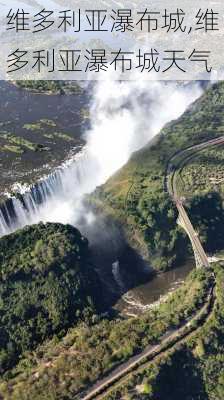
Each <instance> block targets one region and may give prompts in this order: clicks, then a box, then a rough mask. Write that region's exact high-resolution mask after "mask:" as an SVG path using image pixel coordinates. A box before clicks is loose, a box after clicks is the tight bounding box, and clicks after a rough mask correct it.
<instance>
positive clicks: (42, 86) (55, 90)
mask: <svg viewBox="0 0 224 400" xmlns="http://www.w3.org/2000/svg"><path fill="white" fill-rule="evenodd" d="M16 84H17V86H19V87H21V88H22V89H28V90H32V91H35V92H43V93H51V94H65V93H67V92H68V91H69V92H71V93H77V94H80V92H81V91H82V90H81V87H80V85H78V83H77V82H75V81H74V82H72V81H71V82H67V81H44V80H38V81H32V80H31V81H17V82H16Z"/></svg>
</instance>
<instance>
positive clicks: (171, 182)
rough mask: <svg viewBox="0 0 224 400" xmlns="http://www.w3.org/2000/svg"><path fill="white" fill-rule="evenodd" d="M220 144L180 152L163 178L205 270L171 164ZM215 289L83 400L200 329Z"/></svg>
mask: <svg viewBox="0 0 224 400" xmlns="http://www.w3.org/2000/svg"><path fill="white" fill-rule="evenodd" d="M220 144H224V137H223V136H222V137H219V138H217V139H214V140H209V141H207V142H204V143H201V144H198V145H195V146H191V147H189V148H187V149H184V150H182V151H179V152H178V153H176V154H175V155H174V156H173V157H172V158H171V159H170V160H169V163H168V168H167V174H166V177H165V180H166V186H167V191H168V193H169V194H170V196H171V198H172V200H173V201H174V202H175V204H176V207H177V209H178V212H179V223H180V224H181V225H182V226H183V227H184V229H185V230H186V231H187V233H188V236H189V237H190V240H191V243H192V246H193V248H194V252H197V255H198V257H199V259H200V262H201V265H202V266H204V267H209V261H208V258H207V256H206V254H205V251H204V249H203V247H202V244H201V242H200V240H199V237H198V234H197V233H196V232H195V230H194V228H193V225H192V224H191V221H190V218H189V217H188V215H187V212H186V211H185V208H184V206H183V202H182V199H181V198H180V197H179V196H178V193H177V188H176V176H175V172H176V171H175V169H174V168H173V163H174V160H175V158H177V157H180V156H183V155H184V156H185V154H186V158H185V159H188V158H191V157H192V152H198V151H200V150H203V149H205V148H207V147H209V146H216V145H220ZM182 161H183V160H182ZM170 178H171V179H170ZM214 286H215V284H214V285H213V286H212V287H211V288H210V290H209V293H208V296H207V299H206V301H205V304H204V305H203V307H202V308H201V309H200V310H199V312H198V313H197V314H196V315H194V316H193V317H192V319H191V320H190V321H188V322H187V323H186V324H185V325H184V326H182V327H180V328H179V329H176V330H174V331H172V332H171V331H169V332H167V333H166V334H165V335H164V336H163V337H162V338H161V343H160V344H158V345H155V346H148V347H146V349H145V350H144V351H143V352H142V353H140V354H138V355H136V356H134V357H132V358H130V359H129V360H128V361H127V362H126V363H124V364H122V365H120V366H118V367H117V368H115V369H114V370H113V371H112V372H111V373H110V374H109V375H107V376H106V377H105V378H103V379H100V380H98V381H97V382H96V383H95V384H94V385H93V386H92V388H90V390H89V391H87V392H86V393H84V394H83V397H82V400H93V399H103V398H104V397H105V396H106V395H107V394H108V392H109V391H110V390H112V389H114V388H115V387H116V386H120V385H121V384H122V382H123V381H126V380H127V379H128V378H129V376H130V374H133V373H134V371H136V370H137V371H138V370H139V369H140V368H141V366H142V365H143V364H144V365H145V364H148V363H151V362H152V361H153V360H155V358H157V357H158V356H160V355H162V354H163V353H164V352H165V351H167V350H168V349H170V348H173V347H174V346H175V345H176V344H178V343H180V342H181V341H182V340H183V339H185V338H186V337H188V336H189V335H190V334H192V333H193V332H194V331H196V330H197V329H198V326H199V327H200V325H201V324H202V323H203V322H204V321H205V320H206V319H207V318H208V317H209V315H210V312H211V310H212V306H213V304H214V297H215V296H214Z"/></svg>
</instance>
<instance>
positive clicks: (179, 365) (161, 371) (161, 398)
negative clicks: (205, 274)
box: [108, 265, 224, 400]
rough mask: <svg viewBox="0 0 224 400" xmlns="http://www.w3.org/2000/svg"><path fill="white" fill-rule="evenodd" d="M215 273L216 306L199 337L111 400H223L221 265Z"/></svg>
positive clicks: (223, 278) (134, 378)
mask: <svg viewBox="0 0 224 400" xmlns="http://www.w3.org/2000/svg"><path fill="white" fill-rule="evenodd" d="M214 270H215V275H216V302H215V305H214V308H213V311H212V314H211V316H210V318H208V319H207V321H206V322H205V324H204V325H203V326H202V327H201V328H199V329H198V330H197V332H196V333H194V334H192V335H191V336H189V337H188V338H187V339H186V340H185V341H183V342H182V343H180V344H179V345H177V346H176V347H175V348H174V349H172V350H171V351H167V352H166V353H165V354H164V356H163V357H162V358H160V359H158V360H157V361H156V362H154V363H153V364H152V363H151V364H150V366H148V367H146V368H145V370H144V371H142V372H139V373H137V374H136V375H133V376H132V377H131V378H130V380H129V382H128V384H127V385H123V387H122V388H121V387H120V388H119V390H118V391H117V393H113V394H112V395H111V396H108V398H110V399H115V398H120V397H121V396H122V395H124V394H125V393H126V394H127V393H128V395H127V398H128V399H130V400H131V399H144V398H147V399H149V400H150V399H153V400H180V399H181V400H189V399H194V400H202V399H203V400H214V399H215V400H223V398H224V369H223V365H224V340H223V337H224V323H223V321H224V291H223V287H224V270H223V266H220V265H216V266H215V267H214ZM124 386H126V387H124ZM116 396H117V397H116ZM119 396H120V397H119Z"/></svg>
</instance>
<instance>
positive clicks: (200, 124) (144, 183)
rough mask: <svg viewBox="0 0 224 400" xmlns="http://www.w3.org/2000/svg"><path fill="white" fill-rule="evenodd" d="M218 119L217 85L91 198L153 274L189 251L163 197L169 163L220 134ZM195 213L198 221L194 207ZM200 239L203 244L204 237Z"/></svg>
mask: <svg viewBox="0 0 224 400" xmlns="http://www.w3.org/2000/svg"><path fill="white" fill-rule="evenodd" d="M223 115H224V83H222V82H221V83H219V84H217V85H214V86H213V87H212V88H210V89H209V90H208V91H206V92H205V94H204V95H203V96H202V97H201V98H200V99H199V100H198V101H196V102H195V104H194V105H193V106H192V107H191V108H190V109H189V110H188V111H187V112H185V114H184V115H183V116H182V117H181V118H180V119H179V120H177V121H175V122H172V123H170V124H169V125H168V126H166V127H165V128H164V129H163V131H162V132H161V134H160V135H159V137H158V138H157V142H156V143H155V144H153V145H152V146H149V147H146V148H144V149H143V150H141V151H139V152H137V153H136V154H134V156H133V157H132V158H131V160H130V161H129V162H128V164H127V165H126V166H125V167H124V168H122V169H121V170H120V171H119V172H118V173H117V174H116V175H115V176H114V177H112V178H111V179H110V180H109V181H108V182H107V183H106V184H105V185H104V186H103V187H102V188H99V189H98V191H97V193H96V195H95V199H94V201H95V202H97V203H98V204H99V205H100V206H101V207H103V208H104V210H105V211H106V212H113V214H114V215H115V216H116V217H117V218H118V220H120V221H122V222H123V226H124V227H125V228H124V229H125V231H126V235H127V236H128V238H129V240H130V242H131V243H132V245H133V246H135V247H137V248H138V249H140V250H141V252H142V254H143V255H144V256H145V257H146V258H149V260H150V263H151V264H152V266H153V267H154V268H155V269H157V270H165V269H168V268H170V267H172V266H173V265H175V264H178V262H179V260H180V259H181V261H183V259H184V257H185V256H187V254H188V251H189V249H190V248H191V247H190V246H189V241H188V239H187V238H186V235H185V234H184V233H183V232H182V230H181V229H180V228H178V227H177V225H176V218H177V214H176V210H175V207H174V205H173V204H172V202H171V200H170V198H169V195H168V194H166V193H165V192H164V177H165V175H166V169H167V164H168V161H169V159H170V157H171V156H172V155H173V154H174V153H175V152H176V151H178V150H182V149H184V148H187V147H189V146H191V145H193V144H198V143H201V142H204V141H207V140H209V139H211V138H215V137H218V136H221V135H223V131H222V127H223V121H224V117H223ZM192 208H193V207H192ZM197 211H198V213H199V214H198V217H200V208H199V207H198V209H197ZM218 218H222V217H221V215H219V217H218ZM217 224H220V220H218V219H214V223H213V229H216V228H217ZM199 229H200V224H199ZM204 239H205V242H206V241H207V239H206V237H205V235H204ZM206 244H207V243H206ZM213 250H214V246H213Z"/></svg>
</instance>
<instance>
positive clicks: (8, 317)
mask: <svg viewBox="0 0 224 400" xmlns="http://www.w3.org/2000/svg"><path fill="white" fill-rule="evenodd" d="M87 255H88V242H87V240H86V239H84V238H83V237H82V236H81V234H80V233H79V232H78V231H77V230H76V229H75V228H73V227H71V226H62V225H60V224H46V225H44V224H39V225H36V226H33V227H27V228H24V230H22V231H18V232H17V233H14V234H12V235H9V236H6V237H4V238H2V239H1V240H0V371H1V372H4V371H5V370H6V369H8V368H9V367H12V366H13V365H14V363H15V361H17V359H18V357H19V356H20V355H21V354H23V353H24V352H25V351H27V350H31V349H34V348H35V347H36V346H37V345H38V344H39V343H41V342H42V341H43V340H44V339H46V338H48V337H50V336H52V335H53V334H54V333H59V332H60V331H62V330H63V329H67V328H69V326H71V325H72V324H74V323H75V322H77V321H78V320H79V319H80V318H84V317H85V316H86V317H87V316H88V315H90V316H91V315H92V313H93V312H94V304H93V300H92V294H93V291H94V290H95V291H96V284H97V281H96V278H95V274H94V272H93V271H92V267H91V268H90V266H89V263H88V259H87Z"/></svg>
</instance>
